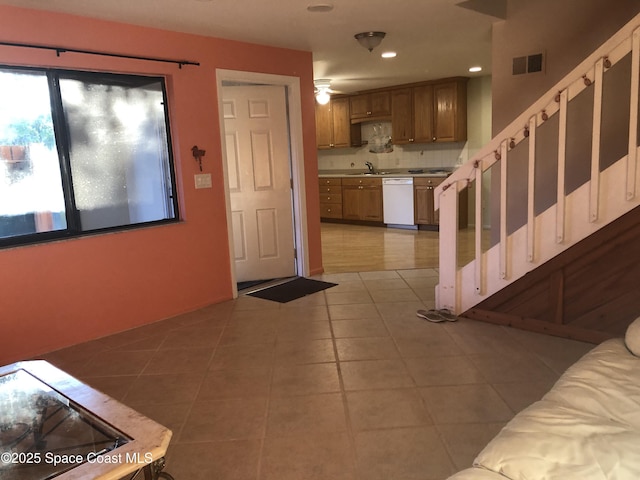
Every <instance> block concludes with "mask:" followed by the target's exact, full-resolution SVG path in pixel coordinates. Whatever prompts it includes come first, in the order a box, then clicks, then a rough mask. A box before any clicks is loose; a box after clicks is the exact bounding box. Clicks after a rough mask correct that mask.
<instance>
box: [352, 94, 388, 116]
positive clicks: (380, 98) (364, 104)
mask: <svg viewBox="0 0 640 480" xmlns="http://www.w3.org/2000/svg"><path fill="white" fill-rule="evenodd" d="M349 101H350V107H351V122H354V123H359V122H362V121H375V120H388V118H389V117H390V116H391V92H390V91H389V90H385V91H382V92H371V93H362V94H360V95H352V96H351V97H349Z"/></svg>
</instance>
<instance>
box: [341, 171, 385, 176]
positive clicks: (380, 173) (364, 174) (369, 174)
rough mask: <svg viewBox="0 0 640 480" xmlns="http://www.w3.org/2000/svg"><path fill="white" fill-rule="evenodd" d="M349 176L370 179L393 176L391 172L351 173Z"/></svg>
mask: <svg viewBox="0 0 640 480" xmlns="http://www.w3.org/2000/svg"><path fill="white" fill-rule="evenodd" d="M349 175H356V176H358V177H370V176H371V175H391V172H376V173H369V172H366V173H350V174H349Z"/></svg>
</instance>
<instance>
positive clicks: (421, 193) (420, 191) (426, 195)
mask: <svg viewBox="0 0 640 480" xmlns="http://www.w3.org/2000/svg"><path fill="white" fill-rule="evenodd" d="M443 181H444V178H430V177H416V178H414V179H413V193H414V212H415V216H416V225H438V224H439V216H440V215H439V212H436V211H435V200H434V195H433V190H434V189H435V188H436V187H437V186H438V185H440V184H441V183H442V182H443Z"/></svg>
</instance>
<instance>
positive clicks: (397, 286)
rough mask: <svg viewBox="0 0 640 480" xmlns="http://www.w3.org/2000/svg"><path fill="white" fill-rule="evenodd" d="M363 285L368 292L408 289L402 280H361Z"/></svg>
mask: <svg viewBox="0 0 640 480" xmlns="http://www.w3.org/2000/svg"><path fill="white" fill-rule="evenodd" d="M363 283H364V284H365V286H366V287H367V290H369V291H370V292H373V291H376V290H401V289H404V288H409V286H408V285H407V282H405V281H404V280H403V279H402V278H374V279H371V280H363Z"/></svg>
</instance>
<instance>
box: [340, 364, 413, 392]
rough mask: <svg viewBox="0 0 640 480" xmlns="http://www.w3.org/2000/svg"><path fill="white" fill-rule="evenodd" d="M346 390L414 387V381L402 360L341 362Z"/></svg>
mask: <svg viewBox="0 0 640 480" xmlns="http://www.w3.org/2000/svg"><path fill="white" fill-rule="evenodd" d="M340 370H341V372H342V381H343V382H344V388H345V390H347V391H349V390H372V389H389V388H405V387H413V386H414V385H415V384H414V382H413V379H412V378H411V376H410V375H409V373H408V372H407V369H406V367H405V366H404V363H403V362H402V361H401V360H365V361H359V362H340Z"/></svg>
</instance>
